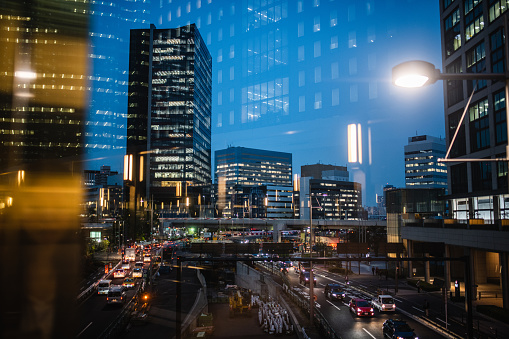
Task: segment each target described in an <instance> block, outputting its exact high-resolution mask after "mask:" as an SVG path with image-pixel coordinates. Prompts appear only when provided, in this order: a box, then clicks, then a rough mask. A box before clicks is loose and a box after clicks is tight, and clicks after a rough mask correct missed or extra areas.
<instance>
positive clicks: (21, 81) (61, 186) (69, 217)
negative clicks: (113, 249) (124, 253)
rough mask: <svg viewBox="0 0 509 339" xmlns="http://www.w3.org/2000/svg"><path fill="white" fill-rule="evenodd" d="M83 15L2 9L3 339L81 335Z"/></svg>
mask: <svg viewBox="0 0 509 339" xmlns="http://www.w3.org/2000/svg"><path fill="white" fill-rule="evenodd" d="M86 13H88V4H87V2H85V1H81V2H70V1H52V0H42V1H30V0H27V1H2V5H1V9H0V41H1V42H0V46H1V48H0V69H1V70H2V71H1V73H0V173H1V175H0V225H1V226H0V256H1V257H3V258H9V260H7V261H6V262H4V267H3V268H2V270H1V272H0V280H1V281H2V288H1V289H0V299H1V300H2V304H3V305H2V308H1V309H0V319H1V320H0V337H2V338H30V337H45V338H71V337H74V336H76V333H77V331H78V329H77V326H76V325H77V319H78V315H77V308H76V307H75V306H76V305H75V303H73V302H72V301H73V300H76V296H77V295H78V292H79V291H78V290H77V289H76V287H77V286H78V280H77V278H78V274H79V273H78V272H79V271H80V270H79V267H80V260H79V256H80V242H79V238H78V234H79V232H80V229H79V226H80V225H79V219H78V215H79V213H80V208H79V206H80V199H81V196H82V195H81V186H80V180H79V178H80V173H81V170H80V168H81V163H82V161H81V155H82V150H83V130H82V129H83V120H84V115H85V111H86V108H87V102H86V86H87V83H86V80H87V76H88V73H87V52H88V16H87V14H86ZM63 267H65V270H62V268H63ZM12 277H23V278H22V279H12ZM41 277H43V278H42V279H41ZM36 281H37V282H40V283H34V282H36ZM62 282H65V283H62ZM20 296H23V297H22V298H20ZM42 319H44V320H42Z"/></svg>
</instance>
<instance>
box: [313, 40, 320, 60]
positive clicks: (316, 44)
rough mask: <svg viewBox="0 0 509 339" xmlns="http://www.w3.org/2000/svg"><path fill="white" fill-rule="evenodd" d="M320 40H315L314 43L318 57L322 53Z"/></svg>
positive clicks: (315, 54)
mask: <svg viewBox="0 0 509 339" xmlns="http://www.w3.org/2000/svg"><path fill="white" fill-rule="evenodd" d="M321 46H322V45H321V43H320V41H315V43H314V57H315V58H318V57H319V56H321V55H322V47H321Z"/></svg>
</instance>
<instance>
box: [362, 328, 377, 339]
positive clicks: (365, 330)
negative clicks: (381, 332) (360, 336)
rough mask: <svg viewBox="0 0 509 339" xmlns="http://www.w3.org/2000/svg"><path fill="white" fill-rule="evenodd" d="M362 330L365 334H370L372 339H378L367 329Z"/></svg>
mask: <svg viewBox="0 0 509 339" xmlns="http://www.w3.org/2000/svg"><path fill="white" fill-rule="evenodd" d="M362 329H363V330H364V332H366V333H367V334H369V335H370V336H371V338H373V339H376V337H375V336H374V335H372V334H371V333H369V332H368V330H367V329H365V328H364V327H363V328H362Z"/></svg>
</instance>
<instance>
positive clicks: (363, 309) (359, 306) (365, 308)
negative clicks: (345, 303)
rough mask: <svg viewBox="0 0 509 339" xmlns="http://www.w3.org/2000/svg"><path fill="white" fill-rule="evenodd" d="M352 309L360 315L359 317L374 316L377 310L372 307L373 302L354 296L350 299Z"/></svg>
mask: <svg viewBox="0 0 509 339" xmlns="http://www.w3.org/2000/svg"><path fill="white" fill-rule="evenodd" d="M349 307H350V311H352V312H353V314H355V315H357V316H359V317H361V316H362V317H372V316H374V315H375V311H374V310H373V307H371V303H369V302H368V301H366V300H364V299H357V298H354V299H352V300H350V304H349Z"/></svg>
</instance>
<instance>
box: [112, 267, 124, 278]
mask: <svg viewBox="0 0 509 339" xmlns="http://www.w3.org/2000/svg"><path fill="white" fill-rule="evenodd" d="M113 278H125V270H124V269H122V268H118V269H117V270H115V272H113Z"/></svg>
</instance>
